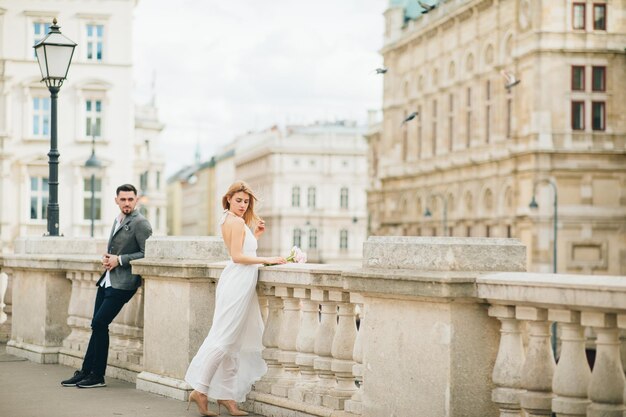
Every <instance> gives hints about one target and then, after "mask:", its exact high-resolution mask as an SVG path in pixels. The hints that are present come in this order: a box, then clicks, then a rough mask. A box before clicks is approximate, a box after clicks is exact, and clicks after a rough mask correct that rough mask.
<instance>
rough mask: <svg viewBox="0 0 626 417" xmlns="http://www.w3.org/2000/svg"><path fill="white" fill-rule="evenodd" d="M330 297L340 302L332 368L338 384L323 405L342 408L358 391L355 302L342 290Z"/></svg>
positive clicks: (332, 293)
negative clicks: (355, 362) (353, 358)
mask: <svg viewBox="0 0 626 417" xmlns="http://www.w3.org/2000/svg"><path fill="white" fill-rule="evenodd" d="M329 296H330V299H331V300H333V301H337V302H338V303H339V310H338V313H337V314H338V316H339V320H338V323H337V331H336V332H335V337H334V339H333V345H332V355H333V360H332V361H331V364H330V370H331V371H333V372H334V373H335V377H336V378H337V386H336V387H335V388H333V389H331V390H330V392H329V393H328V395H325V396H324V398H323V402H322V403H323V405H324V406H325V407H328V408H332V409H335V410H342V409H343V407H344V402H345V401H346V400H347V399H349V398H350V397H352V395H353V394H354V393H355V392H356V385H355V384H354V375H353V374H352V367H353V366H354V361H353V360H352V352H353V351H354V341H355V340H356V333H357V331H356V322H355V315H354V304H351V303H350V294H349V293H346V292H342V291H330V292H329Z"/></svg>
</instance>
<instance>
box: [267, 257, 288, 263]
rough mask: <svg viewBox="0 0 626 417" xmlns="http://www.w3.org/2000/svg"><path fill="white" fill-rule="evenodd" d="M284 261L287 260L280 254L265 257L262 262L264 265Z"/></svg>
mask: <svg viewBox="0 0 626 417" xmlns="http://www.w3.org/2000/svg"><path fill="white" fill-rule="evenodd" d="M284 263H287V261H286V260H285V258H283V257H282V256H270V257H268V258H265V261H264V262H263V264H264V265H280V264H284Z"/></svg>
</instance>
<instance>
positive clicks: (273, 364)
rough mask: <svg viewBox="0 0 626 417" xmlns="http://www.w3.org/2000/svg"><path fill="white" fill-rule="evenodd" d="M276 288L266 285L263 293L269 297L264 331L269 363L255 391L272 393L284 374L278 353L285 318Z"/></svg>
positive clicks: (265, 354)
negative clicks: (273, 386) (277, 356)
mask: <svg viewBox="0 0 626 417" xmlns="http://www.w3.org/2000/svg"><path fill="white" fill-rule="evenodd" d="M274 292H275V288H274V287H269V286H264V287H263V294H265V298H266V299H267V308H268V310H267V320H266V322H265V330H264V332H263V346H265V349H263V359H265V363H266V364H267V372H266V373H265V375H263V377H262V378H261V380H260V381H259V382H257V383H256V384H254V389H255V391H259V392H264V393H268V394H269V393H270V392H272V385H274V384H275V383H277V382H278V378H279V377H280V375H282V371H283V367H282V365H281V364H280V363H279V362H278V360H277V358H276V355H277V353H278V352H279V349H278V337H279V336H280V328H281V325H282V319H283V299H282V298H280V297H276V296H275V295H274Z"/></svg>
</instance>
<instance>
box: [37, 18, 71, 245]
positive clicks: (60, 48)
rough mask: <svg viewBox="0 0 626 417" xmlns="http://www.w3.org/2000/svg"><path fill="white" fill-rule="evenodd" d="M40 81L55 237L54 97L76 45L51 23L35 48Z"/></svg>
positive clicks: (50, 221)
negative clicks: (46, 107) (45, 95)
mask: <svg viewBox="0 0 626 417" xmlns="http://www.w3.org/2000/svg"><path fill="white" fill-rule="evenodd" d="M34 48H35V54H36V55H37V61H38V62H39V69H40V70H41V77H42V78H41V81H43V82H45V83H46V86H47V87H48V90H49V91H50V152H48V165H49V178H48V184H49V185H50V188H49V189H50V198H49V199H48V235H49V236H59V156H60V154H59V150H58V149H57V97H58V94H59V90H60V89H61V85H63V81H64V80H65V78H66V77H67V72H68V71H69V69H70V63H71V62H72V56H73V55H74V48H76V43H75V42H73V41H71V40H70V39H68V38H66V37H65V36H64V35H63V34H61V31H59V26H57V19H56V18H54V19H53V20H52V26H50V32H48V34H47V35H46V37H45V38H43V39H42V40H41V41H39V42H38V43H37V44H36V45H35V46H34Z"/></svg>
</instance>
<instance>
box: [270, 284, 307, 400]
mask: <svg viewBox="0 0 626 417" xmlns="http://www.w3.org/2000/svg"><path fill="white" fill-rule="evenodd" d="M276 296H277V297H281V298H282V299H283V320H282V323H281V327H280V335H279V337H278V347H279V348H280V351H279V352H278V353H277V354H276V359H277V360H278V362H279V363H280V364H281V365H282V367H283V372H282V375H281V377H280V378H279V380H278V382H277V383H276V384H274V385H272V391H271V392H272V394H273V395H276V396H279V397H287V395H288V394H289V389H290V388H293V386H294V385H295V384H296V381H297V380H298V376H299V375H298V374H299V367H298V365H297V364H296V355H297V354H298V352H297V351H296V340H297V338H298V330H299V328H300V299H299V298H294V296H293V288H287V287H276Z"/></svg>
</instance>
